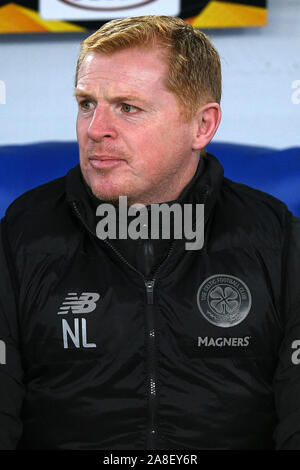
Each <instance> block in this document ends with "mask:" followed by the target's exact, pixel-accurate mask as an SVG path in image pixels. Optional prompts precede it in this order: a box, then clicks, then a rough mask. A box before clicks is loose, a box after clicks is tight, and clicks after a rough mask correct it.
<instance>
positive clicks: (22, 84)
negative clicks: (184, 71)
mask: <svg viewBox="0 0 300 470" xmlns="http://www.w3.org/2000/svg"><path fill="white" fill-rule="evenodd" d="M206 32H207V33H208V34H209V35H210V37H211V38H212V40H213V42H214V44H215V45H216V46H217V48H218V50H219V52H220V55H221V58H222V64H223V101H222V105H223V120H222V124H221V126H220V128H219V130H218V133H217V135H216V137H215V141H221V140H222V141H228V142H237V143H245V144H254V145H266V146H273V147H278V148H284V147H289V146H293V145H300V104H298V105H297V104H293V102H292V99H291V96H292V93H293V91H294V90H293V89H292V83H293V82H294V81H295V80H300V0H269V18H268V26H267V27H265V28H245V29H230V30H210V31H206ZM87 35H88V34H79V33H77V34H45V35H44V34H41V35H38V34H29V35H2V36H0V80H2V81H4V83H5V85H6V104H0V145H1V144H2V145H3V144H14V143H25V142H38V141H46V140H75V139H76V134H75V119H76V105H75V101H74V98H73V96H72V93H73V81H74V69H75V63H76V59H77V55H78V52H79V43H80V41H81V40H82V39H83V38H84V37H85V36H87ZM298 96H300V95H298Z"/></svg>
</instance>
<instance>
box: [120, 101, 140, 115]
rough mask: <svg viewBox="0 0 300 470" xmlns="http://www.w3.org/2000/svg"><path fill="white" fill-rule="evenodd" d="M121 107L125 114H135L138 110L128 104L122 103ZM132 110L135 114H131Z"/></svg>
mask: <svg viewBox="0 0 300 470" xmlns="http://www.w3.org/2000/svg"><path fill="white" fill-rule="evenodd" d="M121 106H122V109H123V111H124V113H125V114H134V112H135V111H136V110H137V109H138V108H137V107H136V106H133V105H132V104H127V103H122V105H121ZM131 110H133V112H131Z"/></svg>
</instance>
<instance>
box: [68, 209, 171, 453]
mask: <svg viewBox="0 0 300 470" xmlns="http://www.w3.org/2000/svg"><path fill="white" fill-rule="evenodd" d="M72 206H73V208H74V211H75V213H76V215H77V217H78V218H79V219H80V221H81V222H82V224H83V225H84V227H85V228H86V229H87V231H88V232H89V233H90V234H91V235H93V236H94V237H95V238H98V237H97V235H96V234H95V233H94V232H93V231H92V230H91V229H90V228H89V226H88V225H87V224H86V222H85V221H84V220H83V218H82V216H81V214H80V212H79V209H78V207H77V205H76V202H74V201H73V202H72ZM102 241H103V242H104V243H105V244H106V245H108V246H109V247H110V248H111V249H112V250H113V251H114V253H115V254H116V255H117V256H118V258H119V259H121V260H122V261H123V262H124V263H125V264H126V265H127V266H129V267H130V268H131V269H133V270H134V271H135V272H136V273H137V274H139V275H140V276H141V277H142V278H143V281H144V284H145V288H146V298H147V306H148V305H153V304H154V285H155V282H156V280H157V273H158V271H159V270H160V269H161V267H162V266H163V265H164V264H165V263H166V262H167V260H168V259H169V257H170V256H171V253H172V251H173V248H174V244H175V242H174V241H173V242H172V244H171V246H170V248H169V252H168V254H167V256H166V258H165V259H164V261H163V262H162V263H161V264H160V265H159V266H158V268H157V270H156V271H155V273H154V275H155V276H156V277H154V278H153V279H150V280H147V279H146V278H145V276H144V275H143V274H142V273H141V272H140V271H138V270H137V269H136V268H135V267H134V266H132V265H131V264H130V263H129V262H128V261H127V259H126V258H124V257H123V256H122V255H121V253H120V252H119V251H118V250H117V249H116V248H115V247H114V246H113V245H111V243H109V242H108V241H107V240H102ZM146 315H147V316H146V318H147V326H148V331H147V337H148V370H149V389H148V390H149V424H148V435H147V449H155V440H156V435H157V427H156V415H157V386H156V385H157V374H156V361H155V338H156V332H155V326H154V314H153V310H152V309H149V308H147V314H146Z"/></svg>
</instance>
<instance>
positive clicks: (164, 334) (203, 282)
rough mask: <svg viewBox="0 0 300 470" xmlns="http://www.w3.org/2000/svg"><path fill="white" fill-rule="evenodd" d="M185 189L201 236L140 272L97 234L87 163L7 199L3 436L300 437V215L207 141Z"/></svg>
mask: <svg viewBox="0 0 300 470" xmlns="http://www.w3.org/2000/svg"><path fill="white" fill-rule="evenodd" d="M258 171H259V168H258ZM198 173H199V171H198ZM183 193H184V198H183V199H182V198H181V202H182V201H184V202H192V203H194V204H196V203H204V204H205V237H204V246H203V248H202V249H200V250H197V251H187V250H185V240H171V241H167V242H165V243H166V244H165V245H164V249H163V251H162V250H161V249H159V247H161V246H162V245H160V244H159V243H158V250H157V251H156V255H155V256H154V257H153V260H154V261H155V260H156V261H155V262H154V261H153V260H152V268H153V269H150V270H149V269H146V270H145V271H144V272H142V270H141V268H139V266H138V262H137V263H136V264H135V265H133V264H134V262H135V261H134V250H132V246H133V245H132V240H131V241H130V240H128V253H131V255H128V257H126V243H124V241H123V242H122V244H121V245H120V244H118V243H119V241H118V240H116V241H115V242H113V241H109V242H108V241H103V240H99V239H98V238H97V237H96V235H95V213H94V209H93V203H92V201H91V197H90V196H89V195H88V193H87V191H86V188H85V185H84V184H83V182H82V178H81V174H80V170H79V167H75V168H74V169H72V170H70V172H69V173H68V175H67V176H66V177H63V178H59V179H57V180H55V181H52V182H50V183H48V184H46V185H43V186H41V187H39V188H36V189H34V190H32V191H29V192H28V193H26V194H25V195H23V196H21V197H20V198H18V199H17V200H16V201H15V202H14V203H13V204H12V205H11V206H10V207H9V209H8V210H7V212H6V216H5V217H4V219H2V222H1V243H0V272H1V283H0V340H2V341H3V343H1V344H2V346H3V344H5V349H6V351H5V352H6V361H5V363H4V364H0V448H2V449H11V448H16V447H17V448H20V449H24V448H25V449H266V448H280V449H281V448H285V449H287V448H297V449H300V365H298V362H300V360H298V359H299V357H298V348H299V346H300V288H299V279H300V263H299V244H300V224H299V219H297V218H295V217H293V216H292V214H291V213H290V212H289V211H288V210H287V208H286V206H285V205H284V204H283V203H282V202H280V201H278V200H277V199H275V198H273V197H271V196H269V195H267V194H264V193H262V192H260V191H257V190H254V189H252V188H249V187H247V186H244V185H241V184H238V183H234V182H232V181H230V180H228V179H226V178H224V176H223V169H222V167H221V165H220V163H219V162H218V160H217V159H216V158H215V157H213V156H212V155H208V156H207V157H203V162H202V170H201V175H200V176H199V174H198V177H195V178H194V179H193V181H192V183H190V185H189V187H188V190H185V191H184V192H183ZM130 243H131V248H130V245H129V244H130ZM135 246H137V245H135ZM144 246H145V245H142V247H144ZM148 248H149V247H148ZM143 249H144V248H143ZM151 249H152V248H151V242H150V251H151ZM146 251H147V250H146ZM143 253H144V255H143ZM142 256H147V255H146V252H145V250H144V251H142V252H140V255H139V256H138V258H140V257H142ZM157 260H158V262H157ZM141 264H142V265H145V263H141ZM297 341H299V343H298V342H297ZM1 344H0V345H1ZM0 358H1V356H0ZM0 362H1V361H0ZM2 362H4V361H3V348H2Z"/></svg>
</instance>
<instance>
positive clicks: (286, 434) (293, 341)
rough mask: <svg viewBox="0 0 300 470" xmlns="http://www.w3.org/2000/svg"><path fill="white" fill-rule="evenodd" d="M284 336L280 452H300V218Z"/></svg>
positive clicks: (288, 273)
mask: <svg viewBox="0 0 300 470" xmlns="http://www.w3.org/2000/svg"><path fill="white" fill-rule="evenodd" d="M284 253H285V255H284V265H285V267H284V270H283V283H282V315H283V318H284V336H283V341H282V343H281V347H280V350H279V358H278V359H279V360H278V366H277V370H276V373H275V377H274V394H275V405H276V409H277V415H278V426H277V428H276V430H275V433H274V438H275V444H276V449H282V450H288V449H297V450H300V218H298V217H292V219H291V224H290V230H289V235H288V237H287V243H286V250H284Z"/></svg>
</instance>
